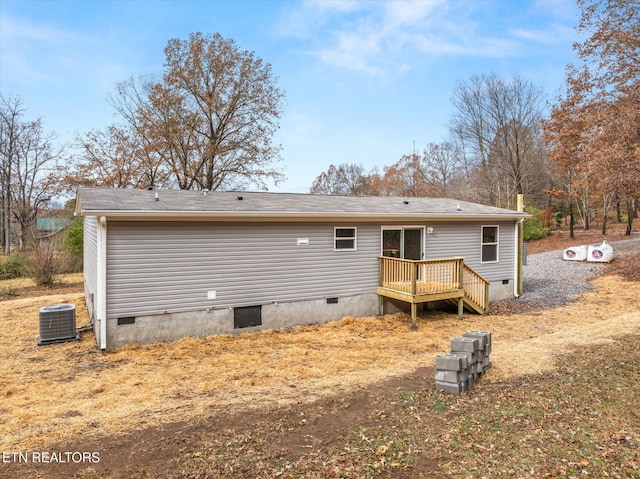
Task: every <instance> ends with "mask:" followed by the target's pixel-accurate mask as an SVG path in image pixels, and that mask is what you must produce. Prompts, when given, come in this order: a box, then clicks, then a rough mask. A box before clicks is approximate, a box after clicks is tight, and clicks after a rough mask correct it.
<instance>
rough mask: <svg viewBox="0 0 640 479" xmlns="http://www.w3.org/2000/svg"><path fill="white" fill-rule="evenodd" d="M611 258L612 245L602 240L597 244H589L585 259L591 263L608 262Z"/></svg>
mask: <svg viewBox="0 0 640 479" xmlns="http://www.w3.org/2000/svg"><path fill="white" fill-rule="evenodd" d="M612 259H613V247H612V246H611V245H610V244H609V243H607V242H606V241H603V242H602V243H601V244H599V245H595V246H594V245H589V248H588V251H587V261H589V262H591V263H610V262H611V260H612Z"/></svg>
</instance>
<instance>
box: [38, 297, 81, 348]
mask: <svg viewBox="0 0 640 479" xmlns="http://www.w3.org/2000/svg"><path fill="white" fill-rule="evenodd" d="M79 338H80V335H79V334H78V332H77V331H76V307H75V305H73V304H55V305H53V306H44V307H42V308H40V336H39V337H38V345H43V344H50V343H59V342H62V341H71V340H73V339H79Z"/></svg>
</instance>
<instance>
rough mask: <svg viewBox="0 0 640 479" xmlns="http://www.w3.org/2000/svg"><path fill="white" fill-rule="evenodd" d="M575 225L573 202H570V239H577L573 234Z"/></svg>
mask: <svg viewBox="0 0 640 479" xmlns="http://www.w3.org/2000/svg"><path fill="white" fill-rule="evenodd" d="M573 223H574V218H573V202H572V201H569V238H575V236H574V234H573Z"/></svg>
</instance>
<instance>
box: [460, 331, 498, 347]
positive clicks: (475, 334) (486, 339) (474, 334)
mask: <svg viewBox="0 0 640 479" xmlns="http://www.w3.org/2000/svg"><path fill="white" fill-rule="evenodd" d="M462 336H464V337H467V338H482V340H483V343H482V347H483V348H484V347H485V346H486V345H488V344H489V345H490V344H491V332H490V331H468V332H466V333H464V334H463V335H462Z"/></svg>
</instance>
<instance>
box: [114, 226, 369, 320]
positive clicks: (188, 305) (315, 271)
mask: <svg viewBox="0 0 640 479" xmlns="http://www.w3.org/2000/svg"><path fill="white" fill-rule="evenodd" d="M335 227H357V235H358V236H357V250H356V251H347V250H342V251H334V244H333V241H334V228H335ZM298 238H308V239H309V244H308V245H305V246H297V239H298ZM379 254H380V226H379V225H371V224H368V225H367V224H354V223H348V224H341V223H331V224H288V223H287V224H285V223H283V224H270V223H262V224H260V223H248V224H237V223H235V224H233V223H232V224H220V223H207V222H185V223H182V222H179V223H171V222H141V223H134V222H116V221H110V222H109V224H108V236H107V317H108V318H116V317H124V316H136V315H151V314H162V313H163V312H165V311H166V312H167V313H173V312H184V311H196V310H203V309H207V308H229V307H240V306H251V305H260V304H269V303H274V302H289V301H301V300H312V299H322V298H328V297H342V296H350V295H356V294H362V293H375V291H376V287H377V284H378V260H377V257H378V256H379ZM209 291H215V294H216V299H208V297H207V292H209Z"/></svg>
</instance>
